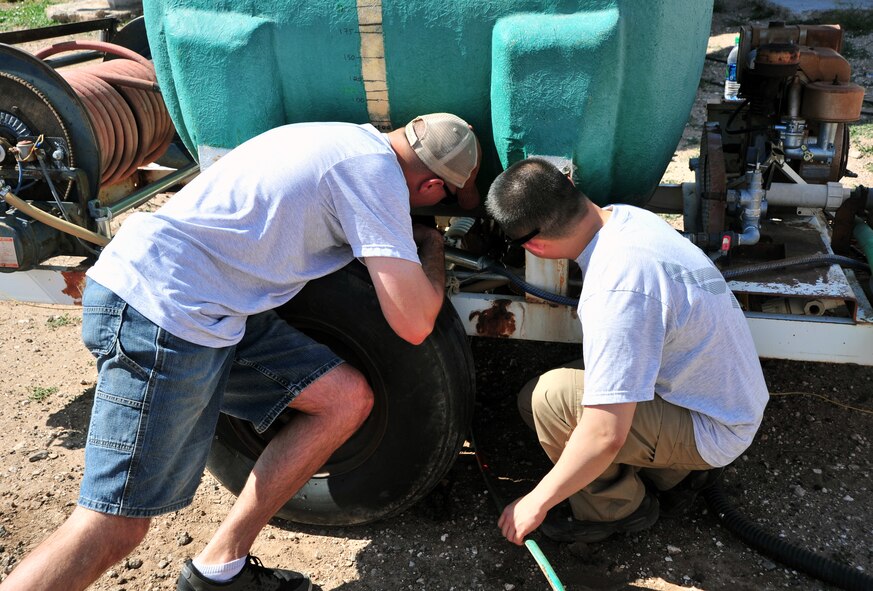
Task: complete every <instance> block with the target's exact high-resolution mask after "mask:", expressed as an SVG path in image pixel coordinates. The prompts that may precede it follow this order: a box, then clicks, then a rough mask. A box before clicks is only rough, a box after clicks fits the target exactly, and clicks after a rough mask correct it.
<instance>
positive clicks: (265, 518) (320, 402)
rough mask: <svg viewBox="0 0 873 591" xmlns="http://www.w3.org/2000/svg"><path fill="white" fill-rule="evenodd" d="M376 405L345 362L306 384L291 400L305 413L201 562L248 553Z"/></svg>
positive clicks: (265, 456)
mask: <svg viewBox="0 0 873 591" xmlns="http://www.w3.org/2000/svg"><path fill="white" fill-rule="evenodd" d="M372 405H373V393H372V391H371V390H370V387H369V385H368V384H367V382H366V380H365V379H364V377H363V376H362V375H361V374H360V373H359V372H358V371H357V370H356V369H354V368H353V367H351V366H350V365H348V364H345V363H344V364H342V365H339V366H337V367H336V368H334V369H333V370H331V371H330V372H328V373H326V374H325V375H323V376H322V377H320V378H319V379H317V380H316V381H315V382H313V383H312V384H310V385H309V386H307V387H306V389H305V390H303V392H301V393H300V394H299V395H298V396H297V398H295V399H294V401H293V402H292V403H291V405H290V408H293V409H294V410H298V411H300V412H299V413H298V414H297V416H295V417H294V418H293V419H292V420H291V421H289V422H288V424H287V425H285V426H284V427H283V428H282V430H281V431H279V433H278V434H277V435H276V436H275V437H274V438H273V439H272V440H271V441H270V443H269V444H268V445H267V447H266V449H264V451H263V453H262V454H261V457H260V458H259V459H258V461H257V462H256V463H255V466H254V468H253V469H252V473H251V474H250V475H249V478H248V480H247V481H246V485H245V487H244V488H243V490H242V492H241V493H240V495H239V498H238V499H237V500H236V503H234V506H233V508H231V510H230V512H229V513H228V515H227V517H226V518H225V520H224V521H223V522H222V524H221V525H220V526H219V528H218V530H217V531H216V533H215V535H214V536H213V537H212V539H211V540H210V542H209V544H207V546H206V548H204V549H203V551H202V552H201V553H200V555H199V556H198V561H199V562H201V563H203V564H224V563H227V562H230V561H232V560H236V559H237V558H242V557H243V556H245V555H246V554H248V552H249V549H251V547H252V544H253V543H254V541H255V538H256V537H257V536H258V533H259V532H260V531H261V530H262V529H263V528H264V526H265V525H267V523H268V522H269V520H270V519H271V518H272V517H273V515H275V514H276V511H278V510H279V508H280V507H281V506H282V505H284V504H285V503H286V502H287V501H288V499H290V498H291V497H292V496H293V495H294V493H295V492H297V490H299V489H300V487H302V486H303V485H304V484H305V483H306V482H307V481H308V480H309V479H310V478H311V477H312V475H313V474H315V471H316V470H318V469H319V468H320V467H321V466H323V465H324V463H325V462H326V461H327V459H328V458H329V457H330V456H331V454H332V453H333V452H334V451H335V450H336V449H337V448H339V446H341V445H342V444H343V443H344V442H345V441H346V440H347V439H348V438H349V437H351V436H352V434H354V432H355V431H357V429H358V427H360V426H361V424H362V423H363V422H364V420H366V418H367V416H368V415H369V414H370V409H371V408H372Z"/></svg>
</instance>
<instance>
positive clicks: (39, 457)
mask: <svg viewBox="0 0 873 591" xmlns="http://www.w3.org/2000/svg"><path fill="white" fill-rule="evenodd" d="M48 456H49V452H48V450H45V449H42V450H40V451H38V452H36V453H35V454H33V455H32V456H30V457H29V458H27V459H28V460H29V461H31V462H38V461H40V460H44V459H46V458H47V457H48Z"/></svg>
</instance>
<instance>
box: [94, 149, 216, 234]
mask: <svg viewBox="0 0 873 591" xmlns="http://www.w3.org/2000/svg"><path fill="white" fill-rule="evenodd" d="M198 172H200V165H199V164H197V163H196V162H193V163H191V164H189V165H188V166H186V167H184V168H180V169H179V170H177V171H176V172H174V173H171V174H168V175H167V176H165V177H163V178H161V179H159V180H157V181H155V182H154V183H151V184H150V185H147V186H145V187H143V188H142V189H140V190H139V191H136V192H135V193H131V194H130V195H128V196H127V197H126V198H124V199H122V200H120V201H118V202H117V203H114V204H112V205H110V206H107V207H101V206H100V202H99V201H96V200H95V201H91V202H90V203H89V204H88V206H89V209H90V210H91V216H92V217H93V218H94V219H96V220H97V221H98V222H100V221H101V220H103V219H105V220H106V221H110V220H112V218H113V217H115V216H116V215H118V214H120V213H123V212H125V211H127V210H129V209H133V208H134V207H138V206H140V205H142V204H143V203H145V202H146V201H148V200H149V199H151V198H152V197H154V196H155V195H157V194H158V193H160V192H162V191H165V190H166V189H168V188H170V187H172V186H173V185H176V184H178V183H180V182H182V181H184V180H185V179H187V178H189V177H191V176H193V175H195V174H197V173H198Z"/></svg>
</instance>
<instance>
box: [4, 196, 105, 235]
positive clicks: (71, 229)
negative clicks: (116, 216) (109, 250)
mask: <svg viewBox="0 0 873 591" xmlns="http://www.w3.org/2000/svg"><path fill="white" fill-rule="evenodd" d="M0 197H2V198H3V199H4V200H6V202H7V203H8V204H9V205H11V206H12V207H15V208H16V209H18V210H19V211H21V212H22V213H24V214H26V215H29V216H30V217H32V218H33V219H35V220H37V221H39V222H42V223H44V224H45V225H47V226H51V227H52V228H55V229H56V230H60V231H61V232H66V233H67V234H71V235H73V236H75V237H76V238H81V239H82V240H87V241H88V242H92V243H94V244H96V245H98V246H106V245H107V244H109V239H108V238H106V237H105V236H101V235H100V234H95V233H94V232H91V231H90V230H88V229H87V228H83V227H82V226H77V225H76V224H71V223H70V222H68V221H66V220H62V219H60V218H56V217H55V216H53V215H51V214H50V213H48V212H46V211H43V210H41V209H39V208H37V207H34V206H33V205H31V204H29V203H27V202H26V201H24V200H23V199H21V198H20V197H18V196H17V195H16V194H15V193H13V192H12V191H11V190H10V187H9V185H0Z"/></svg>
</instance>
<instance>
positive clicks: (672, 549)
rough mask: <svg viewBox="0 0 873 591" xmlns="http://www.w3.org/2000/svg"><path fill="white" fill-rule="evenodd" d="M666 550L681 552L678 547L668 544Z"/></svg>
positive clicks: (671, 552) (673, 552)
mask: <svg viewBox="0 0 873 591" xmlns="http://www.w3.org/2000/svg"><path fill="white" fill-rule="evenodd" d="M667 552H669V553H670V554H679V553H680V552H682V549H681V548H679V547H678V546H671V545H668V546H667Z"/></svg>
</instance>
